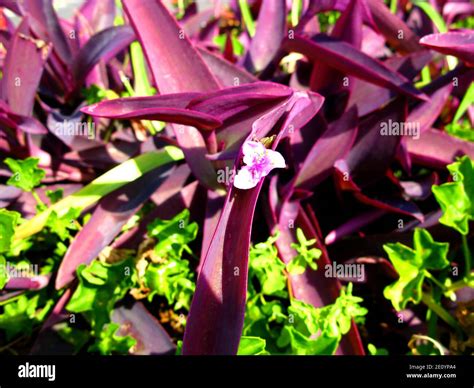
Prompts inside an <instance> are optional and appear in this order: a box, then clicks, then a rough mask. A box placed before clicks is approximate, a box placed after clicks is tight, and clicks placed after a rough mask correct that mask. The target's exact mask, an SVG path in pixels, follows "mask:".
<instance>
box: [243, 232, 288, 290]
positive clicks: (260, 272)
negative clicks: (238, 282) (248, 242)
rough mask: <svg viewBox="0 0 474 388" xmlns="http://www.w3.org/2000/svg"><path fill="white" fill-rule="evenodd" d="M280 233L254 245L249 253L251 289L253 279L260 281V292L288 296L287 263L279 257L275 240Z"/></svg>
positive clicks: (250, 287)
mask: <svg viewBox="0 0 474 388" xmlns="http://www.w3.org/2000/svg"><path fill="white" fill-rule="evenodd" d="M277 239H278V235H276V236H274V237H270V238H269V239H268V240H267V241H265V242H261V243H258V244H256V245H255V246H252V247H251V248H250V253H249V291H251V289H252V287H253V282H252V281H253V279H256V280H257V281H258V283H259V290H258V291H259V292H261V293H262V294H264V295H274V296H279V297H282V298H287V297H288V292H287V291H286V287H287V278H286V275H285V264H284V263H283V262H282V261H281V260H280V258H279V257H278V250H277V248H276V247H275V241H276V240H277Z"/></svg>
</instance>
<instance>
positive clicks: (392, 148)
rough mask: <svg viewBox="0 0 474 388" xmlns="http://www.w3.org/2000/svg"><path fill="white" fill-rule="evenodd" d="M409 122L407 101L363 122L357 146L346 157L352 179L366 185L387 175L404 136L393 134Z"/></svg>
mask: <svg viewBox="0 0 474 388" xmlns="http://www.w3.org/2000/svg"><path fill="white" fill-rule="evenodd" d="M405 121H406V102H404V101H403V100H402V101H400V100H395V101H393V102H392V103H391V104H389V105H387V106H386V107H385V108H384V109H382V110H380V111H378V112H375V113H374V114H372V115H370V116H368V117H367V118H365V119H364V120H363V121H361V122H360V124H359V131H358V134H357V139H356V141H355V144H354V146H353V147H352V149H351V151H350V153H349V154H348V155H347V157H346V158H345V160H346V162H347V165H348V169H349V172H350V177H351V179H354V180H355V181H356V182H357V183H358V184H359V185H362V186H363V185H366V184H368V183H370V182H374V181H375V180H377V179H378V178H380V177H381V176H383V175H384V174H385V172H386V171H387V169H388V167H389V166H390V164H391V163H392V161H393V158H394V157H395V153H396V150H397V147H398V145H399V144H400V141H401V139H402V136H401V134H400V133H399V134H397V133H395V132H394V133H391V132H390V131H392V129H393V128H395V127H397V126H398V128H400V125H401V124H404V123H405ZM384 129H386V131H385V132H387V133H384ZM399 132H400V131H399ZM374 150H377V152H374Z"/></svg>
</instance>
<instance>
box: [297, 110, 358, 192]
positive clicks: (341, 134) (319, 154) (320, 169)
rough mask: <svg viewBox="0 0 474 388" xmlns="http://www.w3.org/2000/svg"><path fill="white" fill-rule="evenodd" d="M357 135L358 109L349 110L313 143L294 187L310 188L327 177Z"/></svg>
mask: <svg viewBox="0 0 474 388" xmlns="http://www.w3.org/2000/svg"><path fill="white" fill-rule="evenodd" d="M356 135H357V110H356V109H351V110H348V111H347V112H346V113H345V114H344V115H343V116H342V117H341V118H340V119H339V120H337V121H336V122H333V123H332V124H331V125H330V126H329V127H328V129H327V130H326V131H325V132H324V133H323V135H322V136H321V137H320V138H319V139H318V140H317V141H316V142H315V143H314V144H313V147H312V148H311V150H310V151H309V153H308V155H307V156H306V159H305V160H304V163H303V165H302V166H301V168H299V170H298V172H297V173H296V176H295V178H294V181H293V183H292V184H293V185H294V187H298V188H306V189H310V188H312V187H314V186H315V185H317V184H318V183H319V182H321V181H322V180H323V179H325V178H327V177H328V176H329V174H330V173H331V170H332V168H333V165H334V163H335V162H336V160H338V159H340V158H343V157H344V156H345V155H346V153H347V152H348V151H349V149H350V147H351V146H352V144H353V143H354V140H355V138H356Z"/></svg>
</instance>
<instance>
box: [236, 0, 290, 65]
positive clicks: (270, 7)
mask: <svg viewBox="0 0 474 388" xmlns="http://www.w3.org/2000/svg"><path fill="white" fill-rule="evenodd" d="M285 3H286V0H263V1H262V5H261V7H260V12H259V14H258V22H257V29H256V32H255V36H254V37H253V39H252V41H251V43H250V48H249V51H248V52H247V56H246V57H245V61H244V66H245V68H246V69H247V70H249V71H251V72H259V71H262V70H263V69H265V68H266V67H267V66H268V64H270V63H271V62H272V60H273V58H274V57H275V55H276V54H277V53H278V50H279V49H280V45H281V41H282V39H283V38H284V36H285V32H286V4H285Z"/></svg>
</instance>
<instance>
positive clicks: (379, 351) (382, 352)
mask: <svg viewBox="0 0 474 388" xmlns="http://www.w3.org/2000/svg"><path fill="white" fill-rule="evenodd" d="M367 349H368V351H369V353H370V355H371V356H388V350H387V349H384V348H377V347H375V345H374V344H369V345H367Z"/></svg>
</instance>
